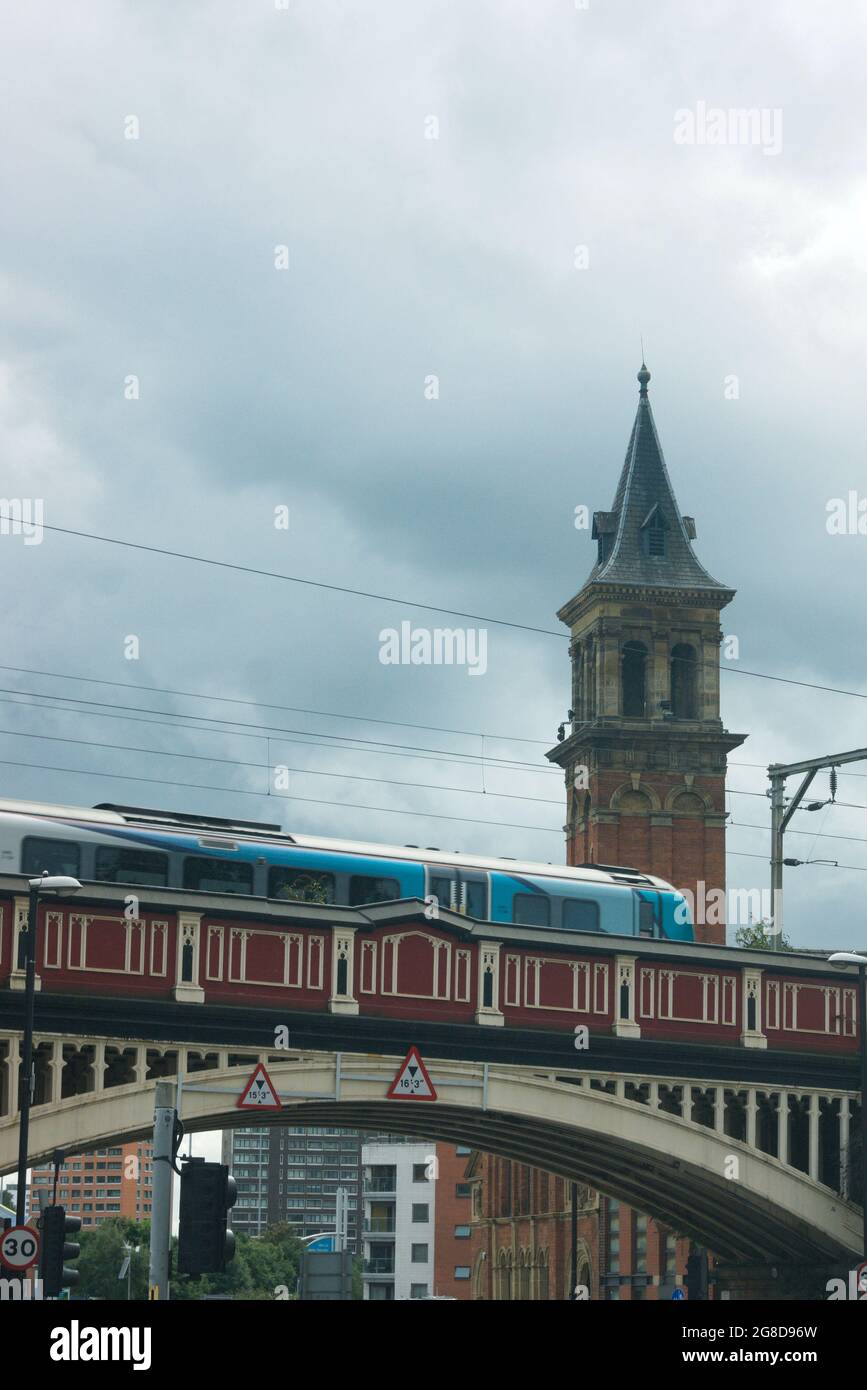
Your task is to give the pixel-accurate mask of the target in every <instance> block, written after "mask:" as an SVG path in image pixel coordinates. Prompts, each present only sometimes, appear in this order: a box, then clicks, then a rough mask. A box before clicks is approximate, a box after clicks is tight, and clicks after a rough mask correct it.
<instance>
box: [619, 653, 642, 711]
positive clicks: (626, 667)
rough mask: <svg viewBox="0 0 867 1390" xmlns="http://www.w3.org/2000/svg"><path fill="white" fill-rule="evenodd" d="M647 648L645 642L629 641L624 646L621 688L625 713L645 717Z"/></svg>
mask: <svg viewBox="0 0 867 1390" xmlns="http://www.w3.org/2000/svg"><path fill="white" fill-rule="evenodd" d="M646 667H647V649H646V647H645V646H644V643H643V642H627V643H626V645H625V646H624V648H623V661H622V674H621V689H622V705H623V713H624V714H625V715H629V716H631V717H632V718H633V719H643V718H644V715H645V707H646V700H647V696H646V691H645V684H646Z"/></svg>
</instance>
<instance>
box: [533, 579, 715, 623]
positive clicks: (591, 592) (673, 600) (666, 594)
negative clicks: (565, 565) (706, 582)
mask: <svg viewBox="0 0 867 1390" xmlns="http://www.w3.org/2000/svg"><path fill="white" fill-rule="evenodd" d="M736 592H737V591H736V590H735V589H699V588H686V589H676V588H661V587H660V588H658V587H655V586H653V585H644V584H603V583H595V582H594V583H591V584H585V586H584V588H583V589H580V590H579V591H578V593H577V594H576V595H575V597H574V598H571V599H569V601H568V603H564V604H563V607H562V608H560V609H559V610H558V612H557V617H558V618H559V619H560V622H561V623H565V624H566V626H567V627H572V626H574V624H575V622H576V620H577V619H578V618H579V617H581V616H582V614H583V613H585V612H586V611H587V609H588V608H591V607H593V606H594V605H595V604H597V603H604V602H606V601H607V602H615V603H637V604H645V605H647V606H650V607H667V608H672V607H674V608H709V609H711V610H713V611H716V612H719V611H720V610H721V609H723V608H725V607H726V605H727V604H729V603H731V601H732V599H733V598H734V596H735V593H736Z"/></svg>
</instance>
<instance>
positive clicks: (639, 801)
mask: <svg viewBox="0 0 867 1390" xmlns="http://www.w3.org/2000/svg"><path fill="white" fill-rule="evenodd" d="M649 381H650V373H649V371H648V370H647V368H646V366H645V365H644V363H643V362H642V364H641V370H640V371H639V373H638V382H639V398H638V409H637V411H636V415H635V422H634V424H633V426H632V433H631V435H630V438H629V444H628V447H627V450H626V459H625V461H624V464H623V469H622V471H621V475H620V481H619V483H618V485H617V490H616V493H615V496H614V501H613V502H612V504H611V508H610V510H609V511H605V512H595V513H594V516H593V533H592V534H593V539H594V540H595V541H596V544H597V555H596V563H595V564H594V566H593V569H592V570H591V572H590V574H589V576H588V578H587V580H586V582H585V583H584V585H583V587H582V588H581V589H580V591H579V592H578V594H577V595H576V596H575V598H573V599H571V600H570V601H569V602H568V603H566V604H564V606H563V607H562V608H561V609H560V611H559V613H558V615H557V616H558V617H559V618H560V620H561V621H562V622H564V623H565V624H566V625H567V626H568V627H569V629H570V631H571V635H572V640H571V644H570V655H571V660H572V707H571V710H570V712H569V716H568V722H569V723H570V724H571V732H570V733H569V736H568V737H566V736H565V725H564V728H563V730H561V734H562V737H561V741H560V743H559V744H558V745H557V747H556V748H554V749H552V750H551V751H550V752H549V754H548V757H549V758H550V759H551V761H552V762H555V763H557V764H558V765H559V766H560V767H562V769H563V771H564V774H565V780H566V826H565V831H566V858H567V862H568V863H570V864H610V865H627V866H630V867H632V868H634V869H637V870H639V871H640V872H643V873H652V874H656V875H658V876H659V877H661V878H665V879H668V880H669V881H670V882H672V883H673V884H674V885H675V886H676V887H677V888H679V889H681V891H683V892H686V893H688V894H689V895H690V901H691V903H692V904H694V905H696V906H697V907H700V905H701V904H704V903H706V902H707V901H708V898H709V897H710V900H711V903H712V904H714V910H713V911H712V912H709V913H708V914H707V920H705V919H704V915H703V914H702V913H701V911H699V912H698V913H697V914H696V920H695V935H696V939H697V940H699V941H710V942H715V943H718V944H724V943H725V910H724V902H725V897H724V895H725V884H726V868H725V822H726V811H725V778H726V759H727V755H728V753H729V752H730V751H731V750H732V749H733V748H737V747H738V745H739V744H740V743H742V742H743V739H744V735H741V734H731V733H729V732H728V731H727V730H726V729H725V728H724V727H723V723H722V720H721V718H720V700H719V660H720V643H721V641H722V638H723V634H722V630H721V627H720V613H721V611H722V609H723V608H725V606H726V605H727V604H728V603H729V602H730V601H731V600H732V598H733V597H734V590H733V589H729V588H727V587H726V586H725V585H724V584H721V583H719V582H718V581H717V580H716V579H714V578H713V577H712V576H711V575H710V574H709V573H708V572H707V570H706V569H705V568H704V567H703V565H701V564H700V562H699V560H698V558H697V557H696V555H695V552H694V551H693V548H692V542H693V540H694V539H695V536H696V526H695V521H694V520H693V518H692V517H690V516H683V515H682V514H681V512H680V508H679V507H678V504H677V500H676V498H675V496H674V491H673V489H672V486H671V481H670V479H669V476H668V472H667V470H666V466H665V461H664V459H663V455H662V448H661V446H660V443H659V436H658V434H657V432H656V425H655V423H654V419H653V413H652V411H651V408H650V400H649V397H648V383H649ZM470 1174H471V1181H472V1184H473V1203H474V1207H473V1254H474V1263H473V1296H474V1297H475V1298H484V1299H490V1298H494V1299H510V1298H511V1299H561V1298H565V1297H568V1296H569V1280H570V1277H571V1276H570V1269H571V1211H570V1186H569V1185H568V1184H565V1183H564V1182H563V1180H562V1179H560V1178H557V1177H554V1176H553V1175H549V1174H546V1173H542V1172H539V1171H538V1170H535V1169H530V1168H527V1167H525V1166H524V1165H523V1164H519V1163H512V1162H509V1161H508V1160H505V1159H501V1158H492V1157H490V1156H488V1155H483V1154H476V1155H474V1157H473V1160H472V1163H471V1166H470ZM578 1192H579V1194H580V1203H581V1206H580V1211H579V1217H578V1251H579V1260H578V1263H579V1271H578V1281H577V1282H578V1283H579V1285H584V1286H586V1287H587V1288H588V1290H589V1295H590V1297H591V1298H603V1299H608V1300H624V1301H632V1300H636V1299H648V1300H652V1299H660V1298H670V1297H671V1295H672V1292H673V1290H674V1288H675V1286H676V1285H677V1284H680V1283H682V1282H683V1276H684V1272H685V1269H686V1260H687V1255H688V1253H689V1241H688V1240H685V1239H680V1238H678V1236H677V1234H676V1233H675V1232H673V1231H669V1230H667V1229H665V1228H664V1227H661V1226H659V1225H658V1224H657V1223H656V1222H655V1221H653V1220H652V1219H651V1218H650V1217H648V1216H645V1215H644V1214H642V1213H641V1212H638V1211H635V1210H632V1209H630V1208H629V1207H627V1206H625V1205H623V1204H621V1203H619V1202H617V1201H616V1200H615V1199H613V1198H608V1197H604V1196H599V1195H598V1194H596V1193H593V1192H591V1191H590V1190H589V1189H587V1188H583V1187H579V1188H578Z"/></svg>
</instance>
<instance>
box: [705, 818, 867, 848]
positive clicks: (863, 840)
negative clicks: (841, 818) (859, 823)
mask: <svg viewBox="0 0 867 1390" xmlns="http://www.w3.org/2000/svg"><path fill="white" fill-rule="evenodd" d="M726 829H727V830H760V831H761V832H762V834H763V835H770V833H771V827H770V826H769V825H753V824H752V823H751V822H750V821H743V820H730V821H729V822H728V825H727V826H726ZM786 834H787V835H812V836H813V838H814V839H816V840H849V841H851V843H853V844H858V845H867V836H864V835H830V834H829V833H828V831H827V830H823V831H815V832H814V831H812V830H793V829H792V828H791V826H787V827H786Z"/></svg>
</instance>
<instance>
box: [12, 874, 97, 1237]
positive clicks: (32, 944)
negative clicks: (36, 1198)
mask: <svg viewBox="0 0 867 1390" xmlns="http://www.w3.org/2000/svg"><path fill="white" fill-rule="evenodd" d="M29 886H30V902H29V905H28V909H27V930H26V932H25V933H24V935H23V938H22V940H23V945H24V967H25V990H24V1056H23V1057H22V1059H21V1115H20V1125H19V1130H18V1193H17V1198H16V1213H15V1219H16V1221H17V1223H18V1225H19V1226H22V1225H23V1224H24V1199H25V1195H26V1194H25V1187H26V1185H27V1148H28V1144H29V1141H30V1106H31V1104H32V1101H33V1004H34V999H35V996H36V920H37V915H38V913H39V899H40V898H41V897H42V896H45V897H60V896H62V895H64V894H66V893H77V892H78V890H79V888H80V887H81V884H80V883H79V881H78V879H77V878H70V877H69V876H68V875H67V874H54V875H51V876H49V874H48V871H47V870H46V871H45V872H44V873H43V874H42V875H41V877H40V878H31V879H30V880H29Z"/></svg>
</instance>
